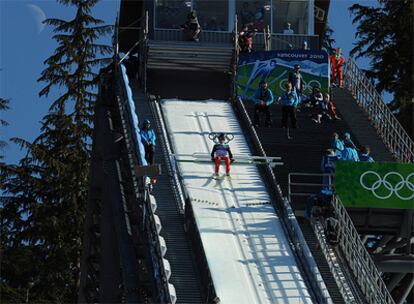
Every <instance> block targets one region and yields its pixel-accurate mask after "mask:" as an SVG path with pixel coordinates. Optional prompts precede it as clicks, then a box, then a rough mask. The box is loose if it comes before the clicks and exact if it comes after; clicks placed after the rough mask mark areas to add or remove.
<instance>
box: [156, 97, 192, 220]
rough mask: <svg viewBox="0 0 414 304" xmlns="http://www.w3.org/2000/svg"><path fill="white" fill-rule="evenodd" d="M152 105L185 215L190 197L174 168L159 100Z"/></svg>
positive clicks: (181, 210) (176, 192) (174, 190)
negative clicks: (187, 199)
mask: <svg viewBox="0 0 414 304" xmlns="http://www.w3.org/2000/svg"><path fill="white" fill-rule="evenodd" d="M150 103H151V110H152V112H153V114H154V117H155V123H156V124H157V127H158V129H159V130H161V136H160V139H161V141H162V142H163V144H162V149H163V153H164V157H165V159H166V160H167V161H166V163H167V170H168V173H169V175H170V177H171V178H172V180H173V183H172V185H173V192H174V195H175V200H176V202H177V204H178V208H179V210H180V213H182V214H183V213H184V209H185V203H186V198H188V195H187V194H186V192H185V188H184V187H183V186H182V182H181V180H180V177H179V175H178V173H177V168H176V167H175V166H174V163H173V162H172V159H171V155H172V154H173V151H172V148H171V144H170V138H169V136H168V133H167V128H166V126H165V123H164V117H163V115H162V111H161V108H160V105H159V102H158V100H156V99H154V100H151V101H150Z"/></svg>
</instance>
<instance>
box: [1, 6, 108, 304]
mask: <svg viewBox="0 0 414 304" xmlns="http://www.w3.org/2000/svg"><path fill="white" fill-rule="evenodd" d="M59 2H61V3H62V4H64V5H66V6H69V7H74V8H75V9H76V14H75V17H74V18H73V19H72V20H69V21H65V20H61V19H47V20H46V21H45V23H46V24H48V25H51V26H53V27H54V33H55V35H54V36H53V39H55V40H56V42H57V43H58V46H57V48H56V50H55V52H54V53H53V54H52V56H50V57H49V58H47V59H46V61H45V65H46V68H45V70H44V71H43V72H42V73H41V77H40V78H39V81H41V82H45V83H46V85H45V87H44V88H43V89H42V90H41V91H40V93H39V95H40V96H48V94H49V93H50V92H51V90H53V89H59V91H60V92H61V91H63V94H61V95H60V96H59V98H57V99H56V100H55V101H54V102H53V103H52V104H51V106H50V108H49V113H48V114H47V115H45V116H44V118H43V119H42V127H41V133H40V135H39V136H38V137H37V138H36V139H35V140H34V141H33V142H32V143H30V142H27V141H24V140H22V139H13V141H14V142H15V143H17V144H19V145H20V146H21V148H22V149H25V150H27V154H26V156H25V157H24V158H23V159H22V160H21V161H20V163H19V164H18V165H7V166H4V167H3V168H2V170H1V175H0V177H1V180H0V181H1V182H2V184H3V185H4V190H5V191H4V193H3V194H2V197H1V213H2V214H1V215H2V231H1V232H2V239H1V241H2V246H3V248H4V251H3V261H2V263H3V265H2V266H3V273H2V275H3V280H2V296H3V299H4V300H5V301H9V302H21V297H20V298H19V297H17V296H16V295H17V294H23V295H28V299H29V301H30V302H50V303H61V302H75V301H76V300H77V282H78V276H79V266H80V255H81V241H82V237H83V236H82V232H83V221H84V216H85V210H86V204H87V186H88V174H89V169H88V166H89V159H90V152H91V151H90V148H91V147H90V144H91V134H92V127H93V126H92V116H93V103H94V101H95V98H96V84H97V77H96V76H97V74H96V73H95V71H96V69H97V67H98V66H99V65H102V64H105V63H106V62H108V60H107V59H102V56H105V55H107V54H109V53H110V52H111V48H110V47H108V46H106V45H100V44H97V42H96V41H97V39H98V38H99V37H100V36H102V35H105V34H107V33H109V32H110V31H111V26H105V25H103V21H101V20H99V19H96V18H94V17H92V16H91V9H92V8H93V6H94V5H95V4H96V3H97V2H98V1H97V0H71V1H70V0H62V1H59ZM3 236H4V237H3ZM16 255H17V256H18V257H19V258H18V259H16V260H15V256H16Z"/></svg>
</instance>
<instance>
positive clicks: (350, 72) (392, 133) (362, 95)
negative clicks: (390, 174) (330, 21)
mask: <svg viewBox="0 0 414 304" xmlns="http://www.w3.org/2000/svg"><path fill="white" fill-rule="evenodd" d="M344 80H345V87H346V89H347V90H348V91H350V92H351V94H352V96H354V97H355V99H356V101H357V103H358V105H360V106H361V107H362V109H364V111H365V112H366V113H367V115H368V117H369V119H370V120H371V124H372V125H373V126H374V128H375V129H376V130H377V132H378V134H379V136H380V137H381V139H382V140H383V142H384V143H385V145H386V146H387V148H388V149H389V150H390V151H391V153H392V154H393V156H394V157H395V158H396V160H398V161H400V162H407V163H410V162H414V142H413V140H412V139H411V138H410V136H409V135H408V134H407V132H406V131H405V130H404V128H403V127H402V126H401V124H400V122H399V121H398V120H397V119H396V118H395V116H394V114H393V113H392V112H391V110H390V109H389V108H388V107H387V105H386V104H385V103H384V101H383V99H382V97H381V95H380V94H379V93H378V92H377V91H376V89H375V86H374V84H373V83H371V81H370V80H369V79H368V78H367V76H366V75H365V73H364V72H362V71H361V70H360V69H359V68H358V66H357V65H356V64H355V62H354V60H353V59H352V58H349V59H348V62H347V63H346V65H345V77H344Z"/></svg>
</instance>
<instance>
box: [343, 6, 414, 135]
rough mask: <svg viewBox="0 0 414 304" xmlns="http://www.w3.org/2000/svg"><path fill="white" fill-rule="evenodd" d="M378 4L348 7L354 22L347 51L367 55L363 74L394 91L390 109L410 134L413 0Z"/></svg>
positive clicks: (411, 126) (413, 109)
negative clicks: (352, 39)
mask: <svg viewBox="0 0 414 304" xmlns="http://www.w3.org/2000/svg"><path fill="white" fill-rule="evenodd" d="M379 4H380V5H379V6H378V7H370V6H363V5H360V4H354V5H352V6H351V7H350V9H349V10H350V12H351V13H352V15H353V23H354V24H357V32H356V42H355V44H354V45H355V46H354V48H353V49H352V51H351V55H355V56H356V58H358V57H362V56H364V57H368V58H370V59H371V66H370V69H369V70H368V71H367V72H366V74H367V76H368V77H370V78H372V79H375V80H376V88H377V90H378V91H379V92H382V91H388V92H390V93H392V94H393V95H394V99H393V100H392V102H391V103H390V108H391V110H393V111H394V113H395V114H396V117H397V118H398V119H399V120H400V122H401V123H402V125H403V126H404V127H405V129H406V130H407V132H408V133H409V134H410V135H411V137H413V111H414V107H413V105H414V103H413V102H414V101H413V83H414V79H413V64H412V60H413V30H414V21H413V20H414V18H413V13H414V1H412V0H399V1H392V0H380V1H379Z"/></svg>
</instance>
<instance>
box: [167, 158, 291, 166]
mask: <svg viewBox="0 0 414 304" xmlns="http://www.w3.org/2000/svg"><path fill="white" fill-rule="evenodd" d="M175 161H176V162H178V163H196V164H197V163H200V164H212V165H213V164H214V162H213V161H211V159H177V158H176V159H175ZM231 165H232V166H237V165H270V166H271V167H276V166H282V165H283V163H282V162H267V161H265V160H237V159H236V160H235V161H234V162H233V163H232V164H231Z"/></svg>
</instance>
